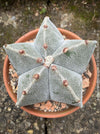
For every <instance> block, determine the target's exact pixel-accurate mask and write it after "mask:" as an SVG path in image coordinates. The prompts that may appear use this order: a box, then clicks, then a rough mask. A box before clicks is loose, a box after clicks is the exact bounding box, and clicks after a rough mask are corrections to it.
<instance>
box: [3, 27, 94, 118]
mask: <svg viewBox="0 0 100 134" xmlns="http://www.w3.org/2000/svg"><path fill="white" fill-rule="evenodd" d="M58 30H59V31H60V32H61V34H62V35H65V36H66V37H67V38H68V39H79V40H81V38H80V37H79V36H78V35H76V34H74V33H72V32H70V31H68V30H65V29H61V28H58ZM38 31H39V29H36V30H32V31H30V32H28V33H26V34H25V35H23V36H22V37H20V38H19V39H18V40H17V41H16V42H15V43H19V42H25V41H28V40H30V39H33V38H35V36H36V34H37V33H38ZM91 61H92V65H93V72H92V77H91V79H90V85H89V88H88V89H87V91H86V94H85V95H84V96H83V105H84V104H85V103H86V102H87V101H88V100H89V98H90V97H91V95H92V93H93V91H94V89H95V86H96V80H97V68H96V62H95V58H94V56H93V55H92V57H91ZM8 67H9V59H8V56H6V58H5V60H4V66H3V80H4V84H5V87H6V90H7V92H8V94H9V96H10V97H11V99H12V100H13V101H14V102H15V103H16V101H17V96H16V95H15V93H13V91H12V88H11V86H10V84H9V75H8V72H9V68H8ZM79 108H80V107H74V106H71V107H70V108H68V109H66V110H63V111H59V112H43V111H39V110H35V109H33V108H30V107H28V106H25V107H21V109H23V110H24V111H26V112H28V113H29V114H32V115H35V116H38V117H43V118H60V117H64V116H67V115H69V114H71V113H73V112H75V111H76V110H78V109H79Z"/></svg>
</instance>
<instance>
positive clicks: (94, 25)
mask: <svg viewBox="0 0 100 134" xmlns="http://www.w3.org/2000/svg"><path fill="white" fill-rule="evenodd" d="M0 6H1V7H0V134H100V99H99V100H97V96H98V97H99V92H98V89H97V88H96V89H95V92H94V93H93V95H92V97H91V98H90V100H89V101H88V102H87V103H86V105H85V106H84V107H83V108H82V109H80V110H78V111H76V112H75V113H73V114H71V115H69V116H66V117H63V118H59V119H43V118H39V117H35V116H32V115H29V114H27V113H26V112H24V111H22V110H20V109H17V108H16V107H15V104H14V103H13V102H12V100H11V99H10V97H9V96H8V94H7V92H6V89H5V86H4V83H3V78H2V69H3V62H4V57H5V53H4V52H3V49H2V46H3V44H5V43H12V42H15V41H16V40H17V39H18V38H19V37H20V36H22V35H23V34H24V33H26V32H29V31H30V30H33V29H35V28H38V27H39V26H40V24H41V22H42V20H43V18H44V16H46V15H48V16H49V17H50V18H51V20H52V21H53V23H54V24H55V25H56V26H57V27H62V28H64V29H68V30H70V31H72V32H75V33H76V34H78V35H79V36H80V37H81V38H83V39H95V40H98V41H100V35H99V34H100V2H99V1H95V3H94V2H93V1H92V2H88V1H85V0H84V1H82V2H81V3H78V2H77V1H72V2H68V1H66V2H64V1H63V0H62V1H60V2H59V3H58V2H57V1H55V0H52V1H51V2H50V1H48V2H47V3H46V1H42V2H41V1H39V0H37V1H35V2H31V1H30V2H27V0H26V1H24V2H23V3H21V2H20V0H18V1H17V0H16V3H14V2H12V1H10V2H9V1H8V2H7V1H6V0H5V1H4V2H3V3H2V2H1V1H0ZM96 50H98V51H100V50H99V47H98V49H96ZM95 58H96V61H97V62H99V55H98V52H96V51H95ZM97 64H98V63H97ZM98 65H99V64H98Z"/></svg>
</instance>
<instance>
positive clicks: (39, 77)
mask: <svg viewBox="0 0 100 134" xmlns="http://www.w3.org/2000/svg"><path fill="white" fill-rule="evenodd" d="M96 43H97V42H96V41H90V40H88V41H85V40H64V39H63V36H62V34H61V33H60V32H59V30H58V29H57V28H56V26H55V25H54V24H53V23H52V22H51V21H50V20H49V17H45V19H44V21H43V23H42V25H41V26H40V29H39V32H38V34H37V36H36V38H35V40H34V42H26V43H14V44H9V45H6V46H4V49H5V50H6V53H7V54H8V56H9V59H10V62H11V64H12V65H13V66H14V68H15V69H16V71H17V73H18V74H19V79H18V92H17V103H16V105H17V106H20V107H21V106H26V105H31V104H35V103H39V102H43V101H47V100H54V101H58V102H64V103H67V104H71V105H75V106H80V107H81V106H82V73H83V72H84V71H85V69H86V67H87V65H88V63H89V61H90V58H91V56H92V54H93V51H94V49H95V47H96Z"/></svg>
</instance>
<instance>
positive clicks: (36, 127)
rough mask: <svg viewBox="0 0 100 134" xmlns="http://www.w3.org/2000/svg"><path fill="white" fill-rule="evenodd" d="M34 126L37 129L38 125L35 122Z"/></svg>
mask: <svg viewBox="0 0 100 134" xmlns="http://www.w3.org/2000/svg"><path fill="white" fill-rule="evenodd" d="M34 128H35V129H37V130H39V126H38V124H37V122H35V123H34Z"/></svg>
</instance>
